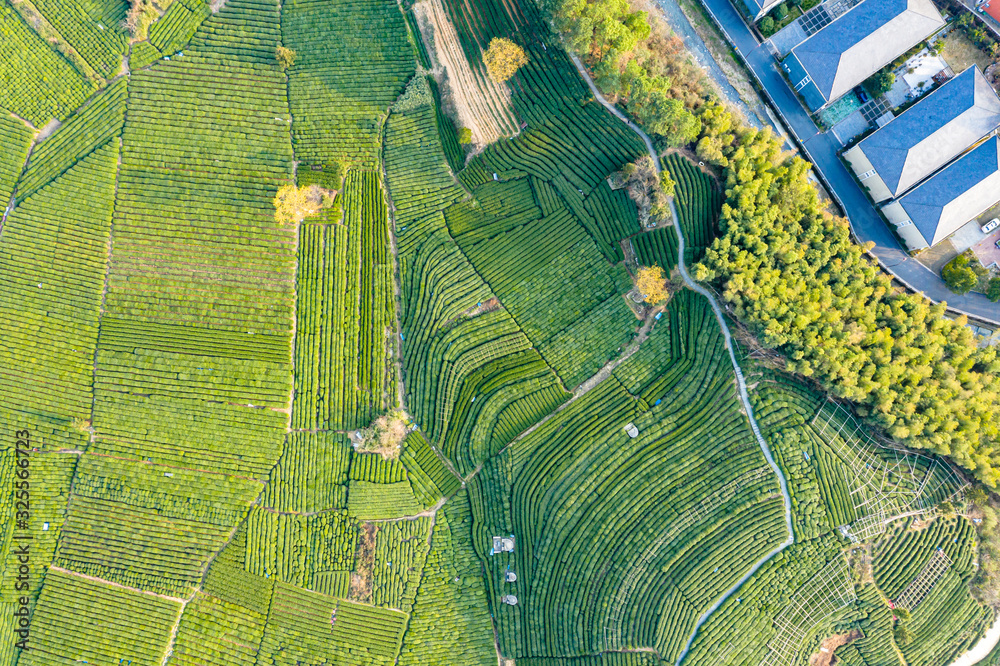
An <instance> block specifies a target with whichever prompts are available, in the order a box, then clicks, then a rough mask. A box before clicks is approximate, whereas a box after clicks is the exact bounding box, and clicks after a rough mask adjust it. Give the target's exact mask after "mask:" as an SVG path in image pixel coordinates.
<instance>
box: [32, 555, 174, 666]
mask: <svg viewBox="0 0 1000 666" xmlns="http://www.w3.org/2000/svg"><path fill="white" fill-rule="evenodd" d="M180 612H181V605H180V603H178V602H176V601H168V600H164V599H160V598H157V597H154V596H150V595H146V594H139V593H137V592H132V591H129V590H123V589H121V588H119V587H113V586H111V585H105V584H102V583H97V582H93V581H90V580H86V579H84V578H82V577H78V576H72V575H69V574H65V573H62V572H58V571H50V572H49V573H48V574H47V575H46V578H45V586H44V587H43V588H42V594H41V596H40V597H39V599H38V605H37V608H36V610H35V612H34V613H33V614H32V618H31V642H30V649H29V650H25V651H22V652H21V655H20V659H19V660H18V663H19V664H29V665H31V666H55V665H56V664H67V663H74V662H86V663H91V664H118V663H132V664H134V666H158V665H159V664H161V663H162V661H163V657H164V653H165V651H166V648H167V643H168V642H169V639H170V628H171V626H172V625H173V624H174V622H175V621H176V620H177V618H178V616H179V615H180Z"/></svg>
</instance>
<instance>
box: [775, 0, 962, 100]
mask: <svg viewBox="0 0 1000 666" xmlns="http://www.w3.org/2000/svg"><path fill="white" fill-rule="evenodd" d="M943 26H944V19H943V18H941V14H940V13H939V12H938V11H937V9H936V8H935V7H934V5H933V4H932V3H931V0H864V2H862V3H861V4H859V5H857V6H856V7H854V8H852V9H851V10H850V11H848V12H846V13H845V14H844V15H843V16H841V17H840V18H838V19H837V20H836V21H834V22H833V23H831V24H830V25H828V26H826V27H825V28H823V29H822V30H820V31H819V32H817V33H816V34H814V35H813V36H812V37H810V38H809V39H807V40H806V41H804V42H802V43H801V44H799V45H798V46H796V47H795V48H794V49H792V54H793V55H794V56H795V57H796V58H797V59H798V61H799V62H800V63H801V64H802V68H803V69H804V70H805V71H806V72H807V73H808V74H809V76H810V78H811V79H812V82H813V84H814V85H815V86H816V88H817V90H818V91H819V93H820V94H821V95H822V96H823V97H824V98H825V99H826V101H827V102H830V101H832V100H834V99H837V98H838V97H840V96H841V95H843V94H845V93H847V92H848V91H850V90H851V88H853V87H854V86H856V85H858V84H859V83H861V82H863V81H864V80H865V79H867V78H868V77H869V76H871V75H872V74H874V73H875V72H877V71H878V70H880V69H882V67H884V66H885V65H887V64H889V63H890V62H892V61H893V60H895V59H896V58H897V57H899V56H900V55H902V54H903V53H905V52H906V51H908V50H909V49H910V48H911V47H912V46H913V45H914V44H916V43H918V42H919V41H920V40H922V39H925V38H926V37H928V36H930V35H931V34H932V33H934V32H935V31H937V30H938V29H940V28H941V27H943Z"/></svg>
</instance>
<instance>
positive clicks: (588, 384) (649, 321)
mask: <svg viewBox="0 0 1000 666" xmlns="http://www.w3.org/2000/svg"><path fill="white" fill-rule="evenodd" d="M659 311H660V310H659V309H657V310H652V311H650V312H649V314H647V315H646V320H645V321H644V322H643V323H642V327H641V328H640V329H639V333H637V334H636V336H635V339H633V340H632V342H631V343H629V346H628V347H626V348H625V351H623V352H622V353H621V354H619V355H618V356H616V357H615V358H613V359H611V360H610V361H608V362H607V363H605V364H604V366H603V367H601V369H600V370H598V371H597V373H596V374H594V375H592V376H591V377H590V378H589V379H587V381H585V382H583V383H582V384H580V385H579V386H577V387H576V389H575V390H574V391H573V395H572V396H571V397H570V399H569V400H567V401H566V402H564V403H562V404H561V405H559V406H558V407H556V409H555V411H553V412H550V413H549V414H547V415H546V416H545V418H543V419H542V420H541V421H539V422H538V423H536V424H535V425H533V426H531V427H530V428H528V429H527V430H525V431H524V432H522V433H521V434H520V435H518V436H517V437H515V438H514V439H512V440H511V441H510V443H509V444H507V446H505V447H503V448H502V449H500V453H503V452H504V451H506V450H507V449H508V448H510V447H511V446H513V445H514V444H515V443H517V442H520V441H521V440H522V439H524V438H525V437H527V436H528V435H530V434H531V433H533V432H535V431H536V430H538V429H539V428H541V427H542V426H543V425H545V424H546V423H548V422H549V421H550V420H552V419H554V418H555V416H556V414H558V413H559V412H561V411H563V410H564V409H566V408H567V407H569V406H570V405H572V404H573V403H574V402H576V401H577V400H579V399H580V398H582V397H583V396H585V395H586V394H587V393H589V392H590V390H591V389H593V388H594V387H595V386H597V385H598V384H600V383H601V382H603V381H604V380H605V379H607V378H608V377H610V376H611V373H612V372H614V371H615V369H616V368H617V367H618V366H619V365H621V364H622V363H624V362H625V361H627V360H629V358H631V357H632V355H633V354H635V353H636V352H637V351H639V347H640V346H641V345H642V343H643V342H645V341H646V340H647V339H648V338H649V331H650V330H651V329H652V328H653V324H654V323H656V313H657V312H659ZM480 467H482V465H480V466H479V467H477V468H476V472H478V471H479V469H480ZM473 476H475V472H473V473H472V474H470V475H469V479H471V478H472V477H473ZM469 479H466V481H468V480H469Z"/></svg>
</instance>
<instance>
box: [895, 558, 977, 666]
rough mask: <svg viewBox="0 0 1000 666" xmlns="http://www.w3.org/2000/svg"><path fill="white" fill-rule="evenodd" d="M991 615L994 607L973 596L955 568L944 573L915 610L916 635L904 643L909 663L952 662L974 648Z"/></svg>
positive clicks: (925, 665) (913, 626)
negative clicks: (978, 600) (980, 602)
mask: <svg viewBox="0 0 1000 666" xmlns="http://www.w3.org/2000/svg"><path fill="white" fill-rule="evenodd" d="M992 615H993V613H992V611H991V609H989V608H988V607H985V606H981V605H979V604H978V603H977V602H976V600H975V599H973V597H972V595H971V594H970V593H969V587H968V585H967V584H966V581H965V580H963V579H962V577H961V576H959V575H958V574H957V573H955V572H953V571H948V572H945V574H944V576H943V577H942V578H941V580H939V581H938V583H937V585H935V586H934V589H933V590H932V591H931V593H930V594H929V595H928V596H927V598H926V599H924V601H922V602H921V603H920V605H919V606H917V608H916V609H915V610H914V611H913V614H912V619H911V621H910V623H909V628H910V631H911V632H912V634H913V637H914V638H913V641H912V642H910V643H909V644H907V645H904V646H902V652H903V656H904V657H905V658H906V663H907V664H911V665H912V666H934V665H935V664H950V663H951V662H952V660H953V659H955V657H957V656H958V655H959V654H961V653H962V652H964V651H966V650H968V649H969V648H970V647H972V644H973V643H974V642H975V641H976V640H977V639H978V638H979V637H980V636H981V635H982V634H983V632H984V631H985V629H986V627H987V626H988V624H989V623H990V622H991V621H992Z"/></svg>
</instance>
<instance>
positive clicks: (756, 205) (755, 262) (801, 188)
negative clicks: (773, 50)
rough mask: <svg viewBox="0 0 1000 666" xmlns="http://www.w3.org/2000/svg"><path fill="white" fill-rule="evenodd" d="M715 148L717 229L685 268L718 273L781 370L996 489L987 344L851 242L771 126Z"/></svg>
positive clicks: (996, 385)
mask: <svg viewBox="0 0 1000 666" xmlns="http://www.w3.org/2000/svg"><path fill="white" fill-rule="evenodd" d="M710 131H711V130H710ZM707 136H711V135H710V134H709V135H707ZM723 143H725V141H724V142H723ZM722 152H723V155H724V156H725V158H726V159H727V160H728V166H727V167H726V169H725V176H726V201H725V203H724V204H723V207H722V213H721V217H720V221H719V225H720V231H721V235H720V237H719V238H717V239H716V240H715V241H714V243H713V244H712V246H711V247H710V248H709V249H708V251H707V252H706V255H705V258H704V260H703V261H702V263H701V264H699V265H697V266H696V267H695V277H696V278H697V279H699V280H703V281H710V282H713V283H715V284H716V285H717V286H718V287H719V288H720V289H721V291H722V295H723V298H724V299H725V300H726V301H727V302H729V303H730V304H731V305H732V306H733V308H734V310H735V313H736V315H737V316H738V317H739V318H740V319H741V320H742V321H744V322H746V323H748V324H749V325H750V326H751V328H752V329H753V330H754V332H755V333H756V334H757V335H758V336H759V339H760V342H761V343H762V344H763V345H765V346H767V347H771V348H777V349H780V350H781V351H783V352H784V353H785V354H786V356H787V358H788V361H787V363H788V369H789V370H791V371H793V372H798V373H801V374H803V375H806V376H809V377H814V378H815V379H817V380H818V381H819V382H820V383H822V384H823V385H824V387H825V388H827V389H828V390H829V391H830V392H831V393H833V394H834V395H836V396H838V397H841V398H846V399H849V400H852V401H854V402H855V403H856V404H857V406H858V411H859V413H860V414H861V415H862V416H865V417H867V418H868V419H869V420H870V421H871V422H872V423H873V424H875V425H877V426H879V427H881V428H883V429H885V431H886V432H887V433H888V434H889V435H890V436H892V437H893V438H895V439H897V440H899V441H901V442H903V443H906V444H908V445H910V446H913V447H915V448H920V449H929V450H931V451H934V452H936V453H940V454H943V455H948V456H950V457H951V458H952V459H953V460H955V461H956V462H957V463H958V464H959V465H961V466H963V467H965V468H966V469H969V470H971V471H973V472H974V473H975V475H976V476H977V477H978V478H979V479H981V480H982V481H983V482H985V483H986V484H988V485H989V486H991V487H996V482H997V480H998V478H1000V468H998V465H1000V448H998V446H997V439H998V436H1000V419H997V417H996V415H997V414H998V413H1000V380H998V372H1000V360H998V358H997V349H996V348H995V347H990V348H986V349H979V348H978V346H977V345H976V341H975V339H974V336H973V334H972V331H971V330H970V329H969V328H968V327H966V326H965V323H966V322H965V321H964V319H963V318H959V319H957V320H954V321H953V320H951V319H949V318H947V317H945V308H946V306H945V305H944V304H936V305H932V304H931V303H930V302H929V301H928V300H927V299H925V298H924V297H923V296H921V295H914V294H909V293H906V292H904V291H903V290H901V289H899V288H897V287H895V286H894V285H893V284H892V280H891V279H890V277H889V276H888V275H886V274H885V273H883V272H882V271H881V270H880V269H879V268H878V267H877V266H875V265H874V264H873V262H872V261H870V260H869V259H868V258H867V257H866V256H865V253H866V248H864V247H862V246H859V245H855V244H854V243H853V242H852V241H851V235H850V229H849V227H848V223H847V221H846V220H844V219H842V218H839V217H833V216H831V215H830V214H828V213H827V212H825V211H824V210H822V209H821V206H820V203H819V201H818V198H817V194H816V190H815V188H814V187H812V185H811V184H810V183H809V181H808V180H807V177H806V175H807V171H808V169H809V165H808V164H807V163H806V162H804V161H802V160H801V159H799V158H797V157H796V158H790V159H789V158H785V157H783V156H782V154H781V148H780V144H779V143H778V141H776V140H775V138H774V137H773V136H772V135H771V133H770V131H769V130H768V129H765V130H763V131H758V130H754V129H747V128H739V129H737V130H736V131H735V132H734V138H733V140H732V142H730V143H728V144H726V145H724V146H723V148H722Z"/></svg>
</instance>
